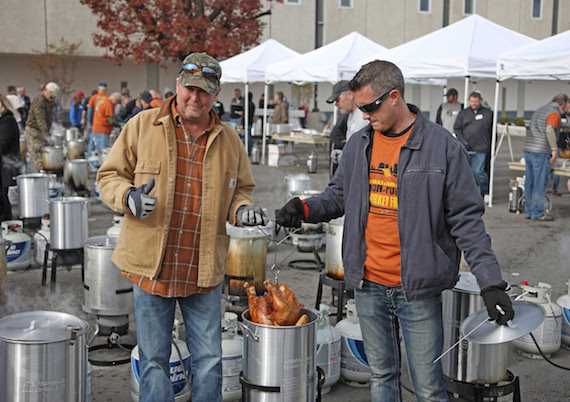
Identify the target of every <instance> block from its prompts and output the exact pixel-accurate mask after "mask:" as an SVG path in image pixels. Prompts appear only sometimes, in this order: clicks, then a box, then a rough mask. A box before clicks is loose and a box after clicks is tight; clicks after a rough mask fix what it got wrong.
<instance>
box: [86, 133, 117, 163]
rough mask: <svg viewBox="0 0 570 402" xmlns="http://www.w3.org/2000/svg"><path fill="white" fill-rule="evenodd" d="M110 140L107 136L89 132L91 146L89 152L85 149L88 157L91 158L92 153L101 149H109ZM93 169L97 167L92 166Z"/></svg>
mask: <svg viewBox="0 0 570 402" xmlns="http://www.w3.org/2000/svg"><path fill="white" fill-rule="evenodd" d="M110 138H111V137H110V136H109V134H103V133H96V132H95V131H93V132H91V141H90V143H93V145H92V148H91V151H89V147H87V151H88V154H89V156H91V153H93V151H99V150H100V149H102V148H109V142H110ZM92 165H93V164H92ZM93 167H99V166H93Z"/></svg>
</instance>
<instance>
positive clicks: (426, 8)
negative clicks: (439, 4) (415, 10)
mask: <svg viewBox="0 0 570 402" xmlns="http://www.w3.org/2000/svg"><path fill="white" fill-rule="evenodd" d="M418 1H419V11H420V13H429V12H431V0H418Z"/></svg>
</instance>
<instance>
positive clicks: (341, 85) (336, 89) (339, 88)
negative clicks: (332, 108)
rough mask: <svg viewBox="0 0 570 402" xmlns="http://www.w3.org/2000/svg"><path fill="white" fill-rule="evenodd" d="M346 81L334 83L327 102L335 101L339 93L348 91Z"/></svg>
mask: <svg viewBox="0 0 570 402" xmlns="http://www.w3.org/2000/svg"><path fill="white" fill-rule="evenodd" d="M348 90H349V89H348V81H346V80H342V81H339V82H337V83H336V84H334V86H333V90H332V94H331V96H329V98H328V99H327V103H335V102H336V100H337V99H338V97H339V95H340V94H341V93H343V92H346V91H348Z"/></svg>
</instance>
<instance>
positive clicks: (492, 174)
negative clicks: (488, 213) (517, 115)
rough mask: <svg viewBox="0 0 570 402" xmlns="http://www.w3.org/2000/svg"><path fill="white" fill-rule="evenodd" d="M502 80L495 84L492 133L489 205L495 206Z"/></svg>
mask: <svg viewBox="0 0 570 402" xmlns="http://www.w3.org/2000/svg"><path fill="white" fill-rule="evenodd" d="M500 87H501V82H500V81H499V80H497V83H496V84H495V106H494V107H493V131H492V134H491V167H490V172H489V175H490V177H489V207H492V206H493V179H494V177H495V159H496V158H497V150H496V149H495V146H496V145H497V120H498V119H499V117H498V113H497V107H498V105H499V90H500Z"/></svg>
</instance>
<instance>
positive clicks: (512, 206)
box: [509, 178, 523, 214]
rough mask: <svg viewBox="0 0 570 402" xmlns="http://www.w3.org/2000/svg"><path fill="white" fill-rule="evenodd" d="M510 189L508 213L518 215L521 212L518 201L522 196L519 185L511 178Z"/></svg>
mask: <svg viewBox="0 0 570 402" xmlns="http://www.w3.org/2000/svg"><path fill="white" fill-rule="evenodd" d="M510 188H511V190H510V191H509V212H513V213H517V214H520V213H521V212H522V211H521V208H520V207H521V205H520V199H521V197H522V196H523V189H522V188H521V187H520V186H519V183H518V182H517V180H516V179H514V178H511V183H510Z"/></svg>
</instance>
